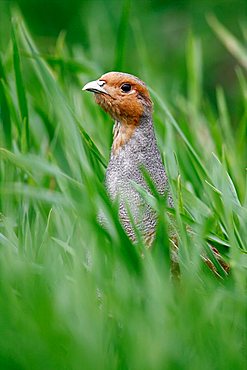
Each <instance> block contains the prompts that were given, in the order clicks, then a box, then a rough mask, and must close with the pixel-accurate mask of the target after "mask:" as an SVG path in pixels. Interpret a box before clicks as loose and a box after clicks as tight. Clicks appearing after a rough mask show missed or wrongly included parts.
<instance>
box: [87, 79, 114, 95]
mask: <svg viewBox="0 0 247 370" xmlns="http://www.w3.org/2000/svg"><path fill="white" fill-rule="evenodd" d="M104 84H105V81H100V80H96V81H91V82H88V83H87V84H86V85H85V86H83V88H82V90H86V91H91V92H94V93H96V94H107V95H109V93H108V92H107V91H106V90H105V89H104V88H103V86H104Z"/></svg>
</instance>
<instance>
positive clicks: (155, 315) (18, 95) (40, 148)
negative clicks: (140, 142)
mask: <svg viewBox="0 0 247 370" xmlns="http://www.w3.org/2000/svg"><path fill="white" fill-rule="evenodd" d="M16 6H17V7H18V8H19V9H20V10H21V14H22V15H21V14H20V12H19V11H18V10H17V11H16V9H15V7H16ZM246 6H247V2H246V1H244V0H239V1H217V0H216V1H198V2H196V1H158V0H155V1H147V0H143V1H130V0H125V1H94V0H92V1H78V0H70V1H54V0H49V1H48V0H44V1H35V0H30V1H27V0H22V1H19V2H18V4H17V3H15V2H10V1H0V334H1V335H0V369H4V370H5V369H6V370H9V369H13V370H14V369H18V370H20V369H25V370H26V369H27V370H30V369H32V370H36V369H37V370H44V369H45V370H57V369H59V370H61V369H64V370H65V369H66V370H68V369H69V370H70V369H71V370H74V369H75V370H81V369H85V370H98V369H99V370H102V369H105V370H111V369H113V370H116V369H117V370H140V369H141V370H171V369H175V370H180V369H181V370H188V369H189V370H198V369H202V370H208V369H217V370H218V369H224V370H233V369H234V370H235V369H237V370H238V369H239V370H243V369H246V359H247V356H246V349H247V346H246V338H247V334H246V329H247V325H246V318H247V301H246V287H247V280H246V276H247V274H246V271H247V243H246V240H247V194H246V189H247V187H246V159H247V145H246V137H247V81H246V78H245V77H246V71H247V49H246V42H247V20H246ZM12 8H13V9H12ZM11 14H12V16H13V20H12V29H11V17H12V16H11ZM22 16H23V17H22ZM23 19H24V21H23ZM26 24H27V25H28V27H26ZM224 27H225V28H224ZM234 37H235V38H234ZM109 70H122V71H126V72H130V73H134V74H136V75H138V76H139V77H140V78H142V79H143V80H144V81H145V82H147V83H148V86H149V87H150V91H151V96H152V99H153V101H154V124H155V132H156V136H157V141H158V145H159V148H160V151H161V154H162V158H163V160H164V163H165V166H166V169H167V173H168V176H169V181H170V185H171V189H172V193H173V196H174V202H175V209H174V214H175V218H176V226H177V228H176V231H177V234H178V239H179V253H178V260H179V264H180V268H181V281H180V284H175V283H174V282H173V281H172V280H171V279H170V260H169V253H168V252H169V244H168V235H167V219H166V212H165V209H164V208H165V202H164V199H163V198H157V197H151V198H150V196H149V197H148V198H147V199H149V201H150V202H151V201H152V202H151V206H152V207H154V209H155V210H156V211H157V217H158V220H159V222H158V224H159V227H158V230H157V238H156V240H155V243H154V246H153V250H152V253H149V250H148V251H147V250H146V247H145V245H144V244H143V242H142V241H141V240H140V241H138V243H137V245H136V244H135V245H133V244H132V243H131V242H130V240H129V239H128V238H127V237H126V235H125V233H124V230H123V229H122V227H121V223H120V222H119V219H118V217H117V214H118V213H117V210H116V208H115V207H114V206H112V204H111V203H110V202H109V199H108V197H107V195H106V193H105V188H104V183H103V178H104V173H105V165H106V163H107V162H108V158H109V151H110V146H111V142H112V124H113V122H112V120H111V119H110V117H108V116H107V115H106V114H105V113H104V112H103V111H102V110H101V109H100V108H99V107H98V106H97V105H96V104H95V102H94V99H93V96H92V95H91V94H88V93H83V92H82V91H81V87H82V86H83V84H85V83H86V82H88V81H90V80H92V79H95V78H97V77H98V76H100V75H101V74H102V73H104V72H106V71H109ZM222 87H223V88H222ZM146 195H147V194H146ZM101 210H103V211H104V213H105V214H106V215H107V220H108V221H109V229H108V228H107V230H105V229H104V228H102V227H101V226H100V225H99V223H98V217H97V215H98V214H99V211H101ZM170 211H171V210H170ZM188 226H189V227H190V229H191V232H187V230H188ZM210 246H214V247H216V248H217V249H218V250H219V252H220V253H221V254H222V256H223V258H224V260H225V261H227V263H229V265H230V267H231V271H230V273H229V274H226V272H225V270H223V269H222V266H221V265H220V264H219V262H218V260H217V259H216V258H214V255H212V253H211V254H210V251H211V249H210V248H209V247H210ZM143 255H144V256H145V258H143ZM202 255H203V256H208V255H209V257H210V258H211V259H212V261H213V262H212V263H213V266H214V267H215V272H217V274H218V275H217V278H216V276H214V275H213V274H212V273H211V271H210V270H209V269H208V268H207V266H206V265H205V263H204V262H203V259H202V258H201V256H202Z"/></svg>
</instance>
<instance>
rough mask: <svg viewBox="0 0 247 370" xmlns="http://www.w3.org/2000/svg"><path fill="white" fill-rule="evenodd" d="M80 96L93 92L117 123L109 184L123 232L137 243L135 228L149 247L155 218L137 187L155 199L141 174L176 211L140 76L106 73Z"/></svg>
mask: <svg viewBox="0 0 247 370" xmlns="http://www.w3.org/2000/svg"><path fill="white" fill-rule="evenodd" d="M82 90H85V91H89V92H93V93H94V96H95V101H96V103H97V104H98V105H99V106H100V107H101V108H103V110H104V111H105V112H107V113H108V114H109V115H110V116H111V117H112V119H113V120H114V122H115V123H114V127H113V143H112V147H111V153H110V160H109V163H108V166H107V169H106V177H105V184H106V189H107V191H108V194H109V196H110V198H111V200H112V201H116V200H117V201H118V204H119V218H120V221H121V223H122V225H123V228H124V229H125V231H126V233H127V235H128V236H129V238H130V239H131V240H132V241H133V242H135V241H136V232H135V228H137V229H138V231H139V232H140V235H141V236H142V238H143V240H144V242H145V244H146V245H147V246H151V245H152V244H153V242H154V239H155V234H156V225H157V215H156V213H155V211H154V210H153V209H152V208H151V206H150V205H149V204H147V202H145V200H144V199H143V197H142V196H141V195H140V192H138V190H137V188H136V186H135V184H137V185H139V186H141V187H142V188H144V189H145V190H146V191H147V192H149V193H151V191H150V189H149V186H148V184H147V182H146V181H145V179H144V176H143V170H144V171H146V173H147V174H148V176H149V177H150V179H151V180H152V182H153V184H154V185H155V187H156V189H157V191H158V193H159V194H160V195H165V196H166V198H167V205H168V206H169V207H173V206H174V203H173V198H172V194H171V190H170V186H169V182H168V176H167V173H166V170H165V168H164V165H163V162H162V157H161V153H160V151H159V149H158V145H157V140H156V135H155V131H154V124H153V103H152V100H151V97H150V94H149V91H148V88H147V86H146V84H145V83H144V82H143V81H142V80H141V79H139V78H138V77H136V76H133V75H131V74H128V73H123V72H108V73H105V74H103V75H102V76H101V77H100V78H99V79H97V80H94V81H91V82H88V83H87V84H86V85H85V86H84V87H83V89H82ZM130 214H131V217H130ZM131 219H132V221H133V222H134V225H133V222H132V221H131Z"/></svg>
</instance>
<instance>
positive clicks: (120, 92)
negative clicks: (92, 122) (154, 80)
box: [83, 72, 152, 126]
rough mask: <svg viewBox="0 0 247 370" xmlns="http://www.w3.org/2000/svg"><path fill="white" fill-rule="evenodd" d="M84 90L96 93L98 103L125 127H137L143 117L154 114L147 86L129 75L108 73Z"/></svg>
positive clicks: (86, 86) (90, 83)
mask: <svg viewBox="0 0 247 370" xmlns="http://www.w3.org/2000/svg"><path fill="white" fill-rule="evenodd" d="M83 90H88V91H92V92H94V93H95V100H96V103H97V104H99V105H100V106H101V107H102V108H103V109H104V110H105V111H106V112H107V113H109V114H110V115H111V117H112V118H113V119H114V120H117V121H119V122H121V123H122V124H124V125H128V126H129V125H131V126H133V125H134V126H136V125H138V124H139V122H140V119H141V117H142V116H143V115H147V114H150V113H151V112H152V101H151V99H150V95H149V92H148V90H147V87H146V85H145V84H144V83H143V82H142V81H141V80H139V79H138V78H137V77H135V76H132V75H129V74H127V73H121V72H109V73H106V74H104V75H103V76H101V77H100V78H99V79H98V80H96V81H92V82H89V83H88V84H86V85H85V86H84V88H83Z"/></svg>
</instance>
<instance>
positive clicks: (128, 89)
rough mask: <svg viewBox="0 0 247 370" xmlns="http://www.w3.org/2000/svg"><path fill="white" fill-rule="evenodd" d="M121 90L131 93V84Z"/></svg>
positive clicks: (125, 85)
mask: <svg viewBox="0 0 247 370" xmlns="http://www.w3.org/2000/svg"><path fill="white" fill-rule="evenodd" d="M121 90H122V91H123V92H125V93H127V92H129V91H130V90H131V84H123V85H122V86H121Z"/></svg>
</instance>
